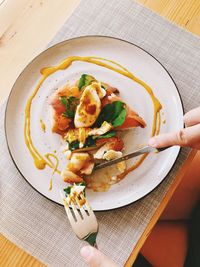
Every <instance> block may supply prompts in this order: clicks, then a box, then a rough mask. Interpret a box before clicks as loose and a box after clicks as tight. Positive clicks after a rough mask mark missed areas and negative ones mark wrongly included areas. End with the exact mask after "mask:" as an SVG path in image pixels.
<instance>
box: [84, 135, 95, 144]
mask: <svg viewBox="0 0 200 267" xmlns="http://www.w3.org/2000/svg"><path fill="white" fill-rule="evenodd" d="M91 146H96V141H95V140H94V139H93V137H92V136H89V137H88V138H86V140H85V145H84V147H91Z"/></svg>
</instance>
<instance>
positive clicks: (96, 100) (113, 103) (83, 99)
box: [49, 74, 146, 184]
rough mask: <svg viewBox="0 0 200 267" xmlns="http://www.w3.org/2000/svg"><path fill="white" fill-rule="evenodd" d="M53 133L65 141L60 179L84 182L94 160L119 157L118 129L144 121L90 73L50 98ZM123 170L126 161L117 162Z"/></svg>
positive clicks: (119, 139) (140, 124) (115, 92)
mask: <svg viewBox="0 0 200 267" xmlns="http://www.w3.org/2000/svg"><path fill="white" fill-rule="evenodd" d="M49 104H50V105H51V107H52V132H54V133H57V134H59V135H60V136H61V138H62V139H63V140H64V141H65V143H66V145H65V147H64V148H63V153H64V154H65V155H66V159H67V160H68V162H67V163H66V166H65V168H64V169H63V170H62V172H61V176H62V178H63V180H64V181H65V182H67V183H71V184H74V183H75V184H76V183H78V184H79V183H84V182H87V176H89V175H91V174H92V172H93V168H94V165H95V163H99V162H101V161H103V160H112V159H115V158H118V157H121V156H122V151H123V149H124V142H123V139H122V138H121V131H124V130H127V129H131V128H135V127H138V126H140V127H142V128H144V127H145V126H146V123H145V121H144V120H143V119H142V118H141V117H140V116H139V115H138V114H137V113H136V112H135V111H134V110H133V109H131V108H130V107H129V106H128V105H127V104H126V103H125V102H124V101H123V100H122V99H121V98H120V96H119V90H118V89H117V88H114V87H112V86H110V85H108V84H107V83H105V82H101V81H98V80H97V79H96V78H95V77H93V76H92V75H89V74H82V75H81V77H80V79H79V80H78V81H76V83H75V84H72V85H70V84H67V85H65V86H63V87H61V88H58V89H57V90H56V91H55V92H54V93H53V94H52V95H51V97H50V99H49ZM116 167H117V168H118V170H119V171H120V172H121V173H123V172H125V170H126V163H125V162H121V163H118V164H117V166H116Z"/></svg>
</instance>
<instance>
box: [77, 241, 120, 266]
mask: <svg viewBox="0 0 200 267" xmlns="http://www.w3.org/2000/svg"><path fill="white" fill-rule="evenodd" d="M81 256H82V257H83V259H84V261H85V262H86V263H87V264H88V266H90V267H118V266H117V265H116V264H115V263H114V262H113V261H112V260H111V259H109V258H108V257H106V256H105V255H104V254H103V253H101V252H100V251H99V250H97V249H96V248H94V247H91V246H85V247H83V248H82V249H81Z"/></svg>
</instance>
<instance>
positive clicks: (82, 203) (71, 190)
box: [60, 184, 99, 248]
mask: <svg viewBox="0 0 200 267" xmlns="http://www.w3.org/2000/svg"><path fill="white" fill-rule="evenodd" d="M60 195H61V199H62V201H63V205H64V208H65V211H66V214H67V217H68V219H69V222H70V224H71V226H72V229H73V231H74V232H75V234H76V236H77V237H78V238H79V239H82V240H84V241H86V242H88V243H89V244H90V245H91V246H94V247H96V248H97V243H96V237H97V233H98V228H99V226H98V222H97V219H96V216H95V214H94V212H93V210H92V208H91V206H90V204H89V203H88V200H87V198H86V197H85V185H84V184H75V185H72V186H68V187H67V188H65V189H64V190H60Z"/></svg>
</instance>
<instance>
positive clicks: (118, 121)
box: [112, 108, 126, 127]
mask: <svg viewBox="0 0 200 267" xmlns="http://www.w3.org/2000/svg"><path fill="white" fill-rule="evenodd" d="M125 119H126V109H125V108H124V109H123V110H122V111H121V112H120V114H119V115H118V116H117V118H116V119H115V120H114V121H113V122H112V125H113V126H114V127H117V126H121V125H122V124H123V123H124V121H125Z"/></svg>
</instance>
